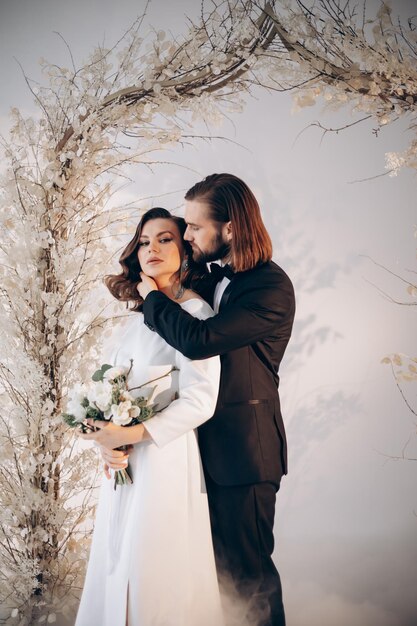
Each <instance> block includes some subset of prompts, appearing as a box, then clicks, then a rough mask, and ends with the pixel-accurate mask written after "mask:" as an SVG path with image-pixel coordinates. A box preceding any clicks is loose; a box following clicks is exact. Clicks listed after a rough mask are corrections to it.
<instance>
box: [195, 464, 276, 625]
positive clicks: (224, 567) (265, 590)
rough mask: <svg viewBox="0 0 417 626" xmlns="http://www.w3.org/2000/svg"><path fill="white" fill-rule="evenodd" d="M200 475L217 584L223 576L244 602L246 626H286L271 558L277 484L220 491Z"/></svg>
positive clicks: (242, 486) (228, 488)
mask: <svg viewBox="0 0 417 626" xmlns="http://www.w3.org/2000/svg"><path fill="white" fill-rule="evenodd" d="M205 476H206V485H207V495H208V500H209V506H210V521H211V529H212V534H213V546H214V553H215V557H216V566H217V571H218V573H219V579H220V582H221V581H222V578H223V577H224V576H225V575H226V577H227V579H228V580H229V581H230V579H231V580H232V582H233V585H234V589H235V590H236V592H237V593H238V594H239V596H240V597H242V598H245V599H247V600H248V603H247V607H248V608H247V610H248V614H247V617H246V619H247V620H248V622H249V623H250V624H251V626H252V624H253V626H285V614H284V607H283V603H282V588H281V580H280V577H279V573H278V571H277V568H276V567H275V565H274V563H273V561H272V558H271V555H272V552H273V550H274V535H273V526H274V515H275V500H276V491H277V487H276V485H274V484H273V483H269V482H266V483H258V484H254V485H239V486H236V487H222V486H221V485H217V484H216V483H215V482H213V480H212V479H211V478H210V476H209V475H208V472H206V473H205Z"/></svg>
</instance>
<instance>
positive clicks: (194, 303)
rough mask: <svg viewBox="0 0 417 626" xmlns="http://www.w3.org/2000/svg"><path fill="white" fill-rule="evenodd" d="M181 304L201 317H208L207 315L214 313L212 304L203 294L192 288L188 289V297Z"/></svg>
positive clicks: (189, 311)
mask: <svg viewBox="0 0 417 626" xmlns="http://www.w3.org/2000/svg"><path fill="white" fill-rule="evenodd" d="M179 304H180V305H181V307H182V308H183V309H185V310H186V311H187V312H188V313H190V314H191V315H193V316H194V317H198V318H199V319H206V317H211V316H212V315H214V311H213V309H212V308H211V306H210V305H209V304H208V303H207V302H206V301H205V300H203V298H202V297H201V296H199V295H198V294H197V293H195V292H194V291H191V290H187V294H186V297H185V298H184V299H183V300H181V302H180V303H179Z"/></svg>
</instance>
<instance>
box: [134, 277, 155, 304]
mask: <svg viewBox="0 0 417 626" xmlns="http://www.w3.org/2000/svg"><path fill="white" fill-rule="evenodd" d="M140 277H141V279H142V280H141V282H140V283H138V285H137V290H138V291H139V294H140V296H141V297H142V298H143V299H145V298H146V296H147V295H148V293H150V292H151V291H158V286H157V284H156V282H155V281H154V280H153V279H152V278H150V277H149V276H146V274H144V273H143V272H141V273H140Z"/></svg>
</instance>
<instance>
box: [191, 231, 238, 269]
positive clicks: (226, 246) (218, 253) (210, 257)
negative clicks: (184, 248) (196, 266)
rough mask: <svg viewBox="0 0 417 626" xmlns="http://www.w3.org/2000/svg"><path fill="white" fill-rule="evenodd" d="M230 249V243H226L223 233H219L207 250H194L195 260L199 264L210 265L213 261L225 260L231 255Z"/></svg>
mask: <svg viewBox="0 0 417 626" xmlns="http://www.w3.org/2000/svg"><path fill="white" fill-rule="evenodd" d="M230 248H231V246H230V243H229V242H228V241H224V240H223V237H222V233H221V232H218V233H217V234H216V235H215V236H214V237H213V239H212V240H211V241H210V243H209V245H208V247H207V248H206V249H205V250H201V249H200V248H193V260H194V261H196V262H197V263H210V262H211V261H218V260H219V259H224V258H225V257H226V256H228V255H229V254H230Z"/></svg>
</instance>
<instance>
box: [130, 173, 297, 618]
mask: <svg viewBox="0 0 417 626" xmlns="http://www.w3.org/2000/svg"><path fill="white" fill-rule="evenodd" d="M185 200H186V203H185V220H186V222H187V230H186V232H185V239H186V240H188V241H189V242H190V244H191V247H192V250H193V259H194V260H195V261H197V262H211V261H220V264H221V265H218V264H216V265H212V266H211V275H210V277H209V279H208V280H207V284H208V285H209V287H210V285H211V287H212V289H211V294H209V296H208V297H209V298H210V296H212V305H213V308H214V310H215V313H216V315H214V317H211V318H209V319H207V320H204V321H202V320H198V319H197V318H195V317H192V316H191V315H189V314H188V313H187V312H186V311H184V310H183V309H182V308H181V307H180V306H179V305H178V304H177V303H175V302H174V301H172V300H170V299H169V298H167V297H166V296H165V295H164V294H163V293H161V292H159V291H158V289H157V287H156V284H155V283H154V281H153V280H152V279H151V278H149V277H146V276H144V275H142V281H143V282H142V283H141V284H140V286H139V292H140V294H141V296H142V297H143V298H144V305H143V313H144V316H145V323H146V324H147V325H148V326H149V328H151V329H152V330H155V331H156V332H157V333H159V335H161V336H162V337H163V338H164V339H165V340H166V341H167V342H168V343H169V344H171V345H172V346H174V348H176V349H177V350H179V351H180V352H182V353H183V354H184V355H185V356H187V357H189V358H190V359H203V358H206V357H209V356H213V355H216V354H220V356H221V379H220V390H219V397H218V402H217V406H216V410H215V413H214V415H213V417H212V418H211V419H210V420H209V421H208V422H206V423H205V424H203V425H202V426H201V427H200V428H199V429H198V436H199V445H200V451H201V458H202V462H203V466H204V472H205V478H206V484H207V494H208V499H209V506H210V518H211V526H212V533H213V544H214V551H215V555H216V563H217V567H218V571H219V573H220V574H222V573H224V572H226V573H227V574H228V575H229V576H231V577H232V580H233V582H234V585H235V586H236V589H237V590H238V592H239V593H241V594H242V595H244V596H246V597H252V598H253V597H255V598H257V597H259V600H260V601H263V602H264V603H265V601H266V602H267V604H268V607H269V608H268V610H267V613H268V616H267V617H266V616H264V618H263V621H262V622H261V624H262V626H283V625H284V624H285V616H284V608H283V603H282V590H281V582H280V577H279V574H278V571H277V569H276V567H275V565H274V563H273V561H272V552H273V548H274V536H273V524H274V513H275V498H276V492H277V491H278V489H279V485H280V480H281V477H282V475H283V474H286V472H287V454H286V439H285V431H284V424H283V421H282V417H281V411H280V403H279V396H278V391H277V388H278V382H279V377H278V368H279V364H280V362H281V359H282V357H283V355H284V351H285V348H286V346H287V343H288V340H289V338H290V335H291V329H292V324H293V318H294V310H295V302H294V291H293V287H292V284H291V281H290V279H289V278H288V276H287V275H286V274H285V272H284V271H283V270H282V269H281V268H280V267H278V266H277V265H276V264H275V263H274V262H272V261H271V257H272V244H271V240H270V237H269V235H268V233H267V231H266V229H265V226H264V224H263V222H262V219H261V215H260V209H259V205H258V203H257V201H256V198H255V197H254V195H253V193H252V192H251V190H250V189H249V188H248V187H247V185H246V184H245V183H244V182H243V181H242V180H240V179H239V178H237V177H236V176H233V175H231V174H213V175H211V176H207V178H205V179H204V180H203V181H201V182H199V183H197V184H196V185H194V186H193V187H192V188H191V189H190V190H189V191H188V192H187V194H186V196H185ZM216 281H217V284H216V285H214V283H215V282H216ZM204 295H205V297H207V292H205V294H204ZM258 623H259V622H257V624H258Z"/></svg>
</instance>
